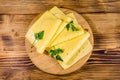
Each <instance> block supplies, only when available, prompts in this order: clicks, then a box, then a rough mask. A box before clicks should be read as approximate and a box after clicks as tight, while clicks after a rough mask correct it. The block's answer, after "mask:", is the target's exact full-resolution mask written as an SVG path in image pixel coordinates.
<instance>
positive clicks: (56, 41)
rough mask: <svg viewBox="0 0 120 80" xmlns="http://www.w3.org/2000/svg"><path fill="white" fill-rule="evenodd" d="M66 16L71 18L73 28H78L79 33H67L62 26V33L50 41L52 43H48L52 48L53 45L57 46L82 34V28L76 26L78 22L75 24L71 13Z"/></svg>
mask: <svg viewBox="0 0 120 80" xmlns="http://www.w3.org/2000/svg"><path fill="white" fill-rule="evenodd" d="M66 16H68V17H71V18H72V21H73V22H74V24H75V27H77V28H79V31H74V32H73V31H72V30H69V31H67V29H66V27H65V26H64V29H62V30H63V31H62V32H61V33H60V34H59V35H58V36H57V37H55V38H54V39H52V42H51V43H50V46H54V45H56V44H59V43H61V42H64V41H67V40H70V39H72V38H74V37H76V36H79V35H81V34H83V33H84V30H83V28H82V27H81V26H80V25H79V24H78V22H77V20H76V18H75V16H74V14H73V13H69V14H67V15H66Z"/></svg>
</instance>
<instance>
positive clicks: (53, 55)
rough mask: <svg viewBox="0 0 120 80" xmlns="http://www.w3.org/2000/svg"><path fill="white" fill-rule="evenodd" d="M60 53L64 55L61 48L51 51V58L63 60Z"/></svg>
mask: <svg viewBox="0 0 120 80" xmlns="http://www.w3.org/2000/svg"><path fill="white" fill-rule="evenodd" d="M60 53H63V50H62V49H60V48H58V49H54V50H50V56H51V57H54V58H56V59H57V60H62V59H61V57H60V56H59V55H58V54H60Z"/></svg>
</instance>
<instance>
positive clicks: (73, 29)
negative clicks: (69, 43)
mask: <svg viewBox="0 0 120 80" xmlns="http://www.w3.org/2000/svg"><path fill="white" fill-rule="evenodd" d="M71 26H72V27H71V29H72V31H79V29H78V28H76V27H75V26H74V25H73V24H72V25H71Z"/></svg>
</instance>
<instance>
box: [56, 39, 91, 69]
mask: <svg viewBox="0 0 120 80" xmlns="http://www.w3.org/2000/svg"><path fill="white" fill-rule="evenodd" d="M92 48H93V47H92V45H91V43H90V42H89V40H87V41H86V42H84V44H83V45H82V46H81V47H80V49H79V50H78V51H77V52H76V53H75V54H74V55H73V56H72V57H71V59H70V60H69V61H68V62H67V63H65V62H61V61H58V62H59V64H60V65H61V66H62V68H63V69H67V68H69V67H71V66H72V65H73V64H75V63H76V62H77V61H79V60H80V59H81V58H83V57H84V56H86V55H87V54H88V53H90V52H91V51H92Z"/></svg>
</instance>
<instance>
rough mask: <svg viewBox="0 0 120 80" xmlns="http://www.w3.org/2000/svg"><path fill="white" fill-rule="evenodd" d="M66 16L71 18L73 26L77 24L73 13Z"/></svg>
mask: <svg viewBox="0 0 120 80" xmlns="http://www.w3.org/2000/svg"><path fill="white" fill-rule="evenodd" d="M67 16H68V17H70V18H72V20H73V22H74V24H78V22H77V19H76V18H75V16H74V14H73V13H69V14H67Z"/></svg>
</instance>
